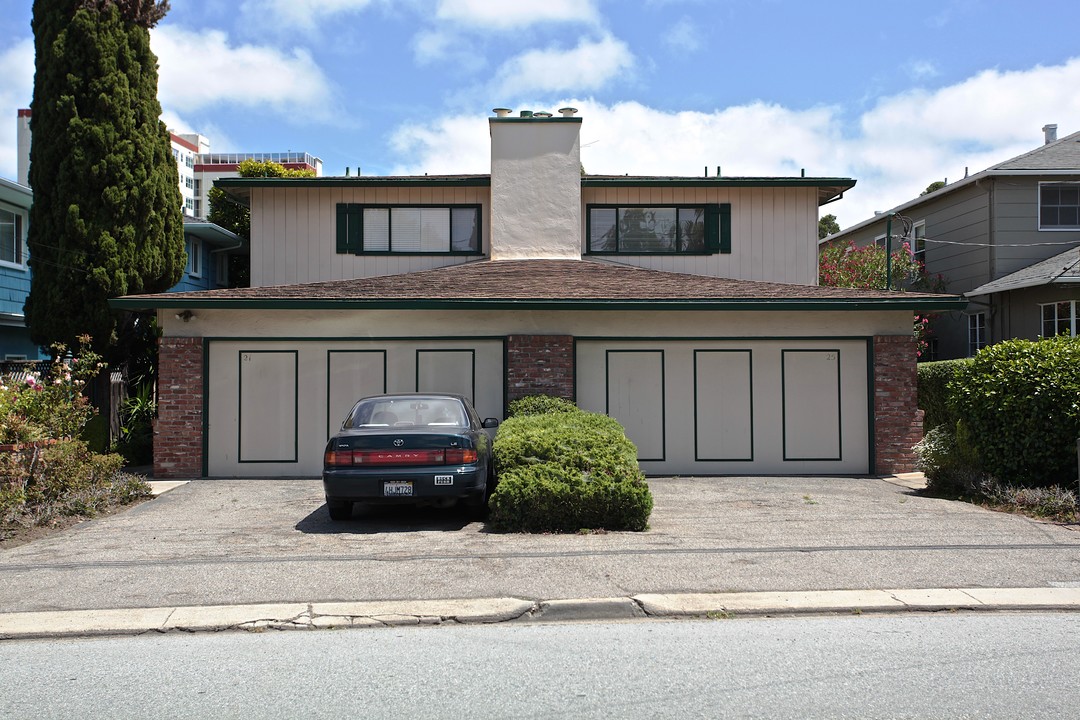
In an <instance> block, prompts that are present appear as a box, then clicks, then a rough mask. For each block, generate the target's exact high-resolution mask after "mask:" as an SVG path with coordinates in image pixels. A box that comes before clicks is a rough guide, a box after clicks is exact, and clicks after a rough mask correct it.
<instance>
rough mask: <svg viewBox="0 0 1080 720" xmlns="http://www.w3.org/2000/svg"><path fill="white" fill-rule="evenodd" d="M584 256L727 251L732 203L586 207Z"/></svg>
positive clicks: (729, 244)
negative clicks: (586, 254)
mask: <svg viewBox="0 0 1080 720" xmlns="http://www.w3.org/2000/svg"><path fill="white" fill-rule="evenodd" d="M586 213H587V216H586V235H587V238H588V241H587V247H588V252H589V253H591V254H595V255H606V254H618V255H638V254H654V253H659V254H676V255H710V254H714V253H730V252H731V205H728V204H723V205H718V204H705V205H685V206H684V205H672V206H656V205H651V206H631V205H590V206H588V208H587V210H586Z"/></svg>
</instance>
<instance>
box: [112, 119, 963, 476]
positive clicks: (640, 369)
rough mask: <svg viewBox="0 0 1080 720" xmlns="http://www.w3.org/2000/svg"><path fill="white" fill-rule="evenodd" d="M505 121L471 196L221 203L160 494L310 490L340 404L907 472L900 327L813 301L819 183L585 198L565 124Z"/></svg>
mask: <svg viewBox="0 0 1080 720" xmlns="http://www.w3.org/2000/svg"><path fill="white" fill-rule="evenodd" d="M560 112H561V116H559V117H552V116H551V115H549V114H547V113H536V114H534V113H522V114H521V116H519V117H512V116H510V115H509V111H507V110H503V109H499V110H497V111H496V117H492V118H489V122H488V126H489V132H490V135H491V172H490V174H485V175H441V176H429V175H423V176H409V177H324V178H283V179H278V178H230V179H222V180H219V181H218V183H217V185H218V186H219V187H222V188H224V189H226V190H227V191H229V192H230V193H232V194H233V195H234V196H235V197H236V198H237V199H239V200H241V201H242V202H245V203H247V204H248V205H249V206H250V208H251V287H250V288H243V289H225V290H209V291H204V292H190V293H188V292H181V293H171V294H160V295H145V296H129V297H125V298H120V299H117V300H114V301H113V306H114V307H117V308H121V309H132V310H135V309H147V308H153V309H156V311H157V313H158V317H159V320H160V322H161V325H162V327H163V329H164V336H163V337H162V340H161V346H160V351H161V352H160V358H161V360H160V381H159V418H158V421H157V426H156V432H157V436H156V440H155V475H157V476H159V477H166V476H229V477H235V476H240V477H245V476H248V477H267V476H294V477H295V476H314V475H318V473H319V472H320V470H321V463H322V449H323V447H324V444H325V442H326V440H327V438H328V436H329V435H330V434H332V433H333V432H334V431H335V430H336V428H337V426H338V425H339V424H340V422H341V420H342V418H344V417H345V415H346V413H347V412H348V410H349V408H350V407H351V406H352V404H353V403H354V402H355V401H356V400H357V399H358V398H360V397H362V396H364V395H370V394H376V393H382V392H399V391H446V392H458V393H461V394H463V395H466V396H468V397H470V398H471V399H472V400H473V402H474V404H475V405H476V407H477V409H478V411H479V412H480V413H481V415H484V416H502V415H504V413H505V408H506V404H507V403H508V402H509V401H511V400H513V399H515V398H518V397H522V396H524V395H528V394H534V393H548V394H553V395H559V396H562V397H567V398H573V399H575V400H576V401H577V403H578V404H579V405H580V406H581V407H583V408H585V409H588V410H594V411H599V412H604V413H608V414H610V415H612V416H614V417H616V418H617V419H618V420H619V421H620V422H622V423H623V425H624V426H625V427H626V429H627V432H628V434H629V436H630V438H631V439H632V440H633V441H634V442H635V443H636V444H637V447H638V451H639V459H640V462H641V465H642V468H643V469H644V470H645V472H647V473H653V474H655V473H679V474H705V475H711V474H747V473H754V474H762V473H764V474H781V473H783V474H788V473H812V474H837V473H868V472H881V473H884V472H894V471H901V470H907V469H910V468H911V465H912V460H913V458H912V455H911V445H912V444H913V443H914V442H915V440H917V439H918V437H920V436H921V418H920V413H919V411H918V410H917V408H916V406H915V392H914V386H915V349H914V344H913V340H912V335H911V326H912V313H913V311H916V310H919V311H928V310H937V309H960V308H962V307H963V306H964V304H965V303H964V301H963V300H962V299H960V298H956V297H949V296H941V295H929V294H920V293H896V292H884V291H861V290H848V289H839V288H828V287H819V286H817V285H816V280H817V252H816V247H817V218H818V207H819V206H820V205H821V204H822V203H825V202H828V201H829V200H832V199H834V198H836V197H837V196H838V195H839V194H840V193H842V192H844V191H845V190H846V189H848V188H850V187H852V186H853V185H854V184H855V181H854V180H851V179H847V178H830V177H785V178H778V177H754V178H748V177H635V176H596V175H582V173H581V159H580V147H581V144H580V129H581V122H582V120H581V118H580V117H577V116H575V114H574V113H575V111H574V110H573V109H571V108H566V109H564V110H562V111H560Z"/></svg>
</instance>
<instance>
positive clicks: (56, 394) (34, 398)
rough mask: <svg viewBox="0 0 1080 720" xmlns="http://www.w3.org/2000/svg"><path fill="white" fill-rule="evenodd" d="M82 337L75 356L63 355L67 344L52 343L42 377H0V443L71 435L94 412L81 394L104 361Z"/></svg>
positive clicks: (75, 434) (27, 374)
mask: <svg viewBox="0 0 1080 720" xmlns="http://www.w3.org/2000/svg"><path fill="white" fill-rule="evenodd" d="M89 340H90V339H89V338H85V340H84V341H83V346H82V347H81V348H80V352H79V354H78V356H77V357H73V358H65V354H66V348H64V347H63V346H60V345H57V346H54V347H53V351H54V357H55V359H54V360H53V364H52V367H51V368H50V369H49V372H48V373H46V374H45V376H44V377H42V376H40V375H39V374H37V373H34V372H31V373H26V375H25V376H23V377H18V376H14V375H6V376H3V377H0V443H4V444H9V443H25V442H34V441H38V440H58V439H62V438H74V437H77V436H78V435H79V433H80V432H81V431H82V429H83V426H84V425H86V421H87V420H89V419H90V417H91V415H93V413H94V409H93V407H91V405H90V401H89V400H88V399H87V398H86V397H85V396H84V395H83V394H82V390H83V387H84V386H85V385H86V382H87V381H88V380H89V379H90V378H92V377H94V376H95V375H96V374H97V373H98V372H100V371H101V369H102V368H103V367H104V364H103V363H101V362H100V360H101V358H100V356H98V355H97V354H95V353H93V352H91V351H89V350H88V349H86V348H87V346H88V345H89Z"/></svg>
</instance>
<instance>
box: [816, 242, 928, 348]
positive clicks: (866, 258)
mask: <svg viewBox="0 0 1080 720" xmlns="http://www.w3.org/2000/svg"><path fill="white" fill-rule="evenodd" d="M887 258H888V255H887V254H886V252H885V248H883V247H882V246H880V245H878V244H877V243H874V244H871V245H866V246H864V247H859V246H857V245H855V243H854V241H851V240H849V241H848V243H847V244H846V245H841V244H838V243H833V244H831V245H829V246H828V247H826V248H825V249H824V250H822V251H821V254H820V255H819V257H818V281H819V282H820V283H821V284H822V285H828V286H830V287H849V288H862V289H865V290H885V289H888V290H899V291H905V290H915V291H919V292H944V290H945V279H944V278H943V277H942V276H941V275H937V276H931V275H929V274H927V272H926V266H925V265H924V264H923V263H922V261H920V260H918V259H916V258H915V254H914V253H913V252H912V251H911V245H910V244H909V243H907V242H904V243H902V244H901V246H900V247H899V248H898V249H896V250H894V251H893V253H892V263H891V265H892V267H891V268H888V267H886V265H887V263H886V260H887ZM890 276H891V277H890ZM887 279H888V280H889V281H890V282H886V280H887ZM935 317H937V316H936V315H935V314H922V313H916V314H915V318H914V321H913V325H912V333H913V334H914V336H915V345H916V355H918V356H919V357H922V355H923V354H924V353H925V352H926V350H927V348H928V347H929V344H930V343H929V338H930V335H931V330H930V321H931V320H933V319H934V318H935Z"/></svg>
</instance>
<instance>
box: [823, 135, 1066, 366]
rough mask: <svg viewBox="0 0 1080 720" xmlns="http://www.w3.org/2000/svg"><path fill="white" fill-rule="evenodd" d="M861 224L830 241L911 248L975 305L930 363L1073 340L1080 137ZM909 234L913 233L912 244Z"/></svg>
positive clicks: (939, 333)
mask: <svg viewBox="0 0 1080 720" xmlns="http://www.w3.org/2000/svg"><path fill="white" fill-rule="evenodd" d="M1043 131H1044V133H1045V135H1044V141H1045V142H1044V144H1043V145H1042V146H1041V147H1039V148H1036V149H1035V150H1032V151H1030V152H1027V153H1024V154H1023V155H1019V156H1017V157H1014V158H1011V159H1009V160H1006V161H1005V162H1002V163H999V164H997V165H994V166H993V167H990V168H988V169H986V170H983V171H982V172H978V173H976V174H974V175H970V176H968V177H965V178H964V179H962V180H960V181H957V182H953V183H949V184H947V185H945V186H944V187H943V188H940V189H938V190H936V191H934V192H931V193H928V194H926V195H922V196H920V197H917V198H915V199H913V200H910V201H908V202H906V203H903V204H902V205H898V206H897V207H895V208H893V209H891V210H889V211H888V212H886V213H881V214H878V215H876V216H874V217H872V218H870V219H868V220H865V221H863V222H860V223H858V224H856V225H853V226H851V227H849V228H847V229H845V230H843V231H841V232H839V233H835V234H833V235H830V236H829V237H827V238H825V239H824V240H823V241H822V243H847V242H854V243H855V244H856V245H860V246H861V245H865V244H868V243H872V242H877V243H881V244H883V243H884V242H885V236H886V226H887V223H888V219H889V218H890V217H891V218H893V221H892V235H893V240H892V245H893V247H894V248H897V247H899V246H900V245H901V243H903V242H905V241H906V242H908V244H909V245H910V247H911V249H912V251H913V252H914V253H915V256H916V257H918V258H920V259H922V260H923V262H924V263H925V265H926V269H927V271H928V272H929V273H930V274H932V275H941V276H942V278H943V279H944V280H945V283H946V290H947V291H948V292H950V293H957V294H964V295H966V296H967V297H968V298H969V299H970V300H971V303H970V305H969V306H968V308H967V309H966V310H964V311H953V312H946V313H942V314H941V315H940V316H939V317H937V318H936V319H935V320H934V321H933V323H932V325H931V329H932V332H933V335H934V336H935V338H936V347H935V348H933V349H934V350H935V352H933V353H931V354H930V356H929V358H928V359H939V360H945V359H949V358H957V357H967V356H970V355H973V354H975V353H976V352H978V350H979V349H981V348H983V347H985V346H986V345H988V344H990V343H994V342H998V341H1000V340H1006V339H1009V338H1014V337H1016V338H1027V339H1035V338H1037V337H1039V336H1050V335H1056V334H1058V333H1062V332H1070V333H1073V334H1075V332H1076V329H1077V311H1078V309H1080V282H1078V279H1077V276H1078V275H1080V271H1078V270H1077V260H1078V259H1080V251H1078V250H1077V248H1080V132H1078V133H1073V134H1071V135H1068V136H1066V137H1063V138H1061V139H1058V138H1057V126H1056V125H1047V126H1046V127H1044V128H1043ZM902 228H910V230H909V233H908V235H907V236H906V237H905V236H904V233H903V231H902Z"/></svg>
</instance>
